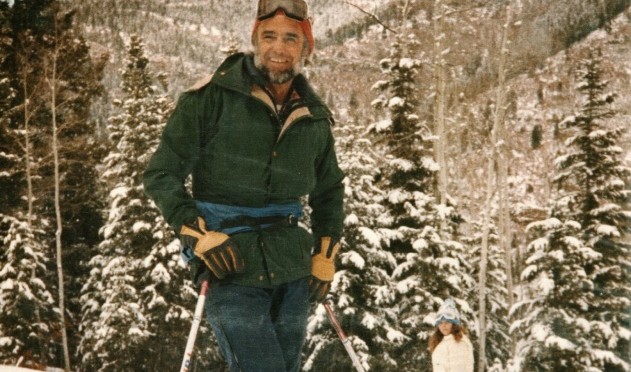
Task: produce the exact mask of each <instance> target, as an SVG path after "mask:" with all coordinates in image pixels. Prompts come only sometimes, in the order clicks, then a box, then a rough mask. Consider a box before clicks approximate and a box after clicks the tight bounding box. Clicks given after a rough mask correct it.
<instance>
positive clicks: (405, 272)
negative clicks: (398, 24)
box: [373, 30, 474, 371]
mask: <svg viewBox="0 0 631 372" xmlns="http://www.w3.org/2000/svg"><path fill="white" fill-rule="evenodd" d="M417 43H418V41H417V40H416V39H415V36H414V34H413V33H409V31H406V30H403V31H401V32H400V33H399V34H398V35H397V36H396V37H395V40H394V42H393V43H392V46H391V51H390V56H389V58H386V59H384V60H382V61H381V67H382V71H383V73H384V75H385V77H386V79H385V80H383V81H379V82H377V83H376V84H375V85H374V88H375V89H379V90H380V91H381V92H382V94H381V95H380V96H379V98H377V99H376V100H375V101H373V105H374V106H375V107H376V108H377V109H385V110H386V113H387V116H388V119H386V120H384V121H382V122H380V124H379V125H378V126H377V127H376V128H375V129H376V130H377V131H378V132H380V133H381V134H382V135H383V137H384V139H385V142H387V155H386V156H385V164H384V165H383V169H382V174H383V178H382V181H383V186H381V187H382V188H383V189H384V191H385V197H384V206H385V212H384V215H383V216H382V217H380V219H379V221H380V223H381V224H382V227H383V229H382V230H381V231H382V232H383V236H384V237H385V242H386V244H385V248H386V249H387V250H389V251H390V252H391V253H392V254H393V255H394V256H395V257H396V260H397V267H396V268H395V269H394V270H393V272H392V273H391V274H392V277H393V279H394V281H395V282H396V284H395V285H396V292H395V293H396V299H395V302H394V303H395V304H396V307H395V308H394V309H393V311H396V312H397V314H398V317H399V324H398V328H399V329H401V330H403V333H402V334H398V333H397V334H396V335H397V336H396V339H393V340H391V341H396V342H398V343H401V347H399V348H398V350H397V351H396V354H394V357H395V358H394V360H396V361H397V366H396V368H397V369H398V370H401V371H419V370H429V369H431V359H430V355H429V354H428V353H427V352H423V350H425V348H426V346H427V341H428V339H429V337H430V335H431V333H432V332H433V330H434V326H433V316H434V315H435V311H437V310H438V308H439V307H440V305H441V304H442V302H443V299H445V298H447V297H451V298H453V299H454V300H455V301H456V303H457V304H458V307H459V309H460V311H461V312H462V314H463V318H464V321H465V323H466V322H467V321H468V320H472V318H473V317H472V311H471V308H470V307H469V305H468V304H467V303H466V301H464V300H463V298H465V296H466V294H467V292H468V291H469V289H470V285H471V284H472V283H474V281H473V280H472V279H471V278H468V274H467V272H468V269H467V265H468V264H467V261H466V257H465V255H464V246H463V245H462V244H460V243H458V242H457V241H455V240H453V238H452V237H453V236H454V235H455V234H456V226H457V223H458V222H459V221H460V217H459V216H458V214H457V213H456V211H455V208H454V207H453V204H454V203H453V201H452V200H450V199H449V198H447V203H448V205H443V204H439V202H438V201H437V200H436V196H435V195H436V194H437V193H436V189H435V188H436V186H435V185H436V181H437V179H436V177H437V176H436V172H437V171H438V165H437V164H436V162H435V160H434V158H433V151H432V149H433V144H432V141H433V140H434V138H433V134H432V133H433V132H432V130H431V129H430V128H427V127H426V126H425V125H424V124H423V122H422V121H421V120H420V118H419V115H418V114H417V112H416V110H417V97H418V92H417V82H416V81H415V77H416V76H417V74H418V71H419V69H420V67H421V61H420V60H419V59H416V58H413V57H409V56H410V55H413V51H414V49H415V45H416V44H417Z"/></svg>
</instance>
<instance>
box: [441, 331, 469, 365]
mask: <svg viewBox="0 0 631 372" xmlns="http://www.w3.org/2000/svg"><path fill="white" fill-rule="evenodd" d="M432 366H433V371H434V372H473V346H472V345H471V341H469V338H468V337H467V336H466V335H463V336H462V339H460V341H456V340H455V339H454V336H453V335H448V336H445V337H444V338H443V340H442V341H441V342H440V343H439V344H438V346H436V349H434V352H433V353H432Z"/></svg>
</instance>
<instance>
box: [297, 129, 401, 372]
mask: <svg viewBox="0 0 631 372" xmlns="http://www.w3.org/2000/svg"><path fill="white" fill-rule="evenodd" d="M335 135H336V139H337V149H338V154H339V160H340V167H342V169H344V172H345V173H346V180H345V182H346V189H345V190H346V201H347V202H346V203H345V208H346V215H347V217H346V221H345V232H344V236H345V239H343V240H342V248H341V253H340V255H339V263H338V265H337V273H336V275H335V281H334V283H333V288H332V289H331V293H332V297H333V298H332V302H333V309H334V311H335V313H336V317H337V318H338V320H339V321H340V324H341V325H342V328H343V329H344V330H345V332H346V333H347V334H348V335H349V337H350V338H351V342H352V345H353V348H354V349H355V351H356V352H357V354H358V356H359V357H360V359H361V360H362V363H363V364H364V366H367V368H370V369H371V370H375V371H383V370H388V369H391V368H393V367H394V366H395V365H396V361H395V360H394V356H393V355H392V349H393V348H392V344H396V343H397V342H399V343H400V340H398V338H399V337H397V335H401V333H400V332H398V331H396V327H397V325H396V320H397V314H396V313H395V312H394V311H393V307H394V306H393V305H394V304H393V301H394V295H393V288H392V284H391V283H390V278H389V276H390V275H389V272H391V271H392V269H393V268H394V265H395V259H394V257H393V256H392V254H391V253H390V252H388V251H386V250H384V249H383V248H382V246H383V241H384V237H383V236H382V235H381V232H380V231H379V229H378V228H377V226H376V224H375V221H377V220H378V219H379V217H380V215H381V214H382V213H383V206H382V201H383V192H382V191H381V190H379V189H378V188H377V187H376V186H375V179H376V178H377V176H378V173H377V172H378V167H377V166H376V165H377V164H378V160H377V159H378V156H377V155H376V154H375V153H374V152H373V151H371V148H372V146H373V143H372V142H371V140H370V139H369V138H367V136H366V133H365V127H364V126H363V125H360V124H357V123H355V122H353V121H351V122H348V123H345V125H343V126H340V127H337V130H336V133H335ZM326 317H327V316H326V313H325V311H324V308H323V307H321V306H320V307H318V308H317V310H316V313H315V315H314V316H312V318H311V319H310V322H309V328H308V329H309V334H308V338H307V345H308V351H307V355H308V358H307V361H306V363H305V366H304V368H305V370H317V371H319V370H330V371H347V370H348V371H350V370H353V366H352V365H351V361H350V359H349V358H348V354H347V352H346V350H344V348H343V346H342V344H341V343H340V341H339V340H338V338H337V337H336V335H335V333H332V332H331V329H332V328H331V325H330V324H328V322H327V320H326ZM377 356H378V357H377Z"/></svg>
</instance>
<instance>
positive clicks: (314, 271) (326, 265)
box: [308, 236, 340, 303]
mask: <svg viewBox="0 0 631 372" xmlns="http://www.w3.org/2000/svg"><path fill="white" fill-rule="evenodd" d="M339 249H340V242H339V241H337V240H336V239H333V238H331V237H330V236H323V237H321V238H320V244H319V246H318V247H316V249H315V252H314V253H313V255H312V256H311V278H309V281H308V283H309V299H310V300H311V301H315V302H316V303H320V302H322V301H323V300H324V299H325V297H326V295H327V293H329V290H330V289H331V282H332V281H333V276H334V275H335V263H334V262H333V260H334V259H335V255H336V254H337V251H338V250H339Z"/></svg>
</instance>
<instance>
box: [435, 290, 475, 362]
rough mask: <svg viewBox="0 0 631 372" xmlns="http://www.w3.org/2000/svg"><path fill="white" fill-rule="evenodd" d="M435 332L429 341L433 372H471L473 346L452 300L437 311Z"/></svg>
mask: <svg viewBox="0 0 631 372" xmlns="http://www.w3.org/2000/svg"><path fill="white" fill-rule="evenodd" d="M434 325H435V326H436V331H435V332H434V334H433V335H432V336H431V337H430V339H429V351H430V353H432V366H433V371H434V372H473V346H472V345H471V341H469V337H468V336H467V330H466V329H465V328H464V326H463V325H461V323H460V314H459V313H458V310H457V309H456V304H455V303H454V301H453V300H452V299H447V300H445V302H444V303H443V304H442V306H441V307H440V309H439V310H438V314H437V316H436V321H435V322H434Z"/></svg>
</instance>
